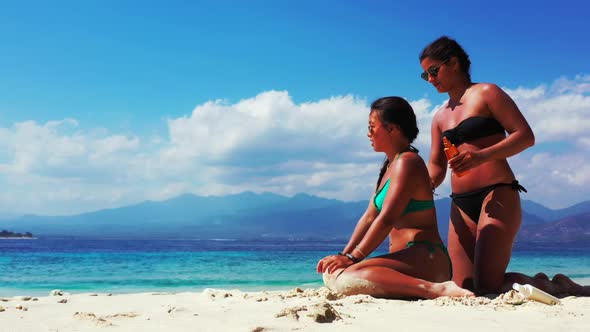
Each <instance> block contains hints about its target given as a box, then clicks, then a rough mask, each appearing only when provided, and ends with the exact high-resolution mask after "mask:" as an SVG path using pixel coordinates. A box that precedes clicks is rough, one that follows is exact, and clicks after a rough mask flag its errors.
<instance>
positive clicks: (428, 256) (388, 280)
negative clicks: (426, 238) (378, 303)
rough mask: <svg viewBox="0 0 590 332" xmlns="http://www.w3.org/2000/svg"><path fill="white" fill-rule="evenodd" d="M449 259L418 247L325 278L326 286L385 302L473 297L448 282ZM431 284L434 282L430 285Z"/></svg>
mask: <svg viewBox="0 0 590 332" xmlns="http://www.w3.org/2000/svg"><path fill="white" fill-rule="evenodd" d="M449 274H450V267H449V262H448V258H447V257H446V255H445V254H444V253H443V252H442V250H440V249H436V250H435V252H430V251H429V250H428V247H427V246H425V245H415V246H413V247H411V248H407V249H404V250H400V251H398V252H395V253H391V254H388V255H384V256H380V257H376V258H371V259H368V260H365V261H363V262H360V263H358V264H354V265H352V266H350V267H348V268H346V269H345V270H344V271H342V270H337V271H335V272H334V273H333V274H332V275H324V282H325V283H326V285H327V286H328V287H329V288H330V289H332V290H334V291H337V292H339V293H343V294H346V295H354V294H368V295H372V296H375V297H384V298H404V297H420V298H436V297H439V296H464V295H473V294H472V293H471V292H469V291H467V290H465V289H462V288H460V287H458V286H457V285H456V284H455V283H453V282H452V281H447V282H441V281H444V280H448V278H449ZM429 280H430V281H429Z"/></svg>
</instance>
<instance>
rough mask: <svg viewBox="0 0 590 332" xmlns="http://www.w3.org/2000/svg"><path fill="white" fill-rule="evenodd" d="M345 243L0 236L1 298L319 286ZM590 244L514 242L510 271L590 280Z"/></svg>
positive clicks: (586, 282)
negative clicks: (323, 262)
mask: <svg viewBox="0 0 590 332" xmlns="http://www.w3.org/2000/svg"><path fill="white" fill-rule="evenodd" d="M344 244H345V243H344V242H342V241H304V240H284V239H283V240H270V239H269V240H256V241H244V240H232V239H210V240H112V239H68V238H41V239H2V240H0V297H2V296H4V297H8V296H16V295H28V296H43V295H48V293H49V292H50V291H51V290H53V289H60V290H62V291H66V292H70V293H87V292H93V293H94V292H96V293H135V292H184V291H200V290H203V289H205V288H226V289H240V290H244V291H247V290H274V289H276V290H279V289H291V288H294V287H301V288H310V287H319V286H321V285H322V282H321V276H320V275H319V274H317V273H316V272H315V267H316V264H317V261H318V260H319V259H320V258H322V257H324V256H326V255H328V254H332V253H335V252H338V251H339V250H341V249H342V248H343V246H344ZM589 249H590V244H584V245H582V246H580V245H578V246H576V247H571V246H570V247H568V246H564V245H551V246H547V245H545V246H541V245H517V246H516V247H515V249H514V252H513V257H512V260H511V262H510V265H509V268H508V270H509V271H519V272H523V273H526V274H530V275H532V274H535V273H537V272H539V271H543V272H545V273H547V274H548V275H550V276H552V275H553V274H555V273H564V274H567V275H568V276H570V277H571V278H572V279H574V280H576V281H577V282H580V283H582V284H585V285H588V284H590V250H589ZM380 250H381V252H384V247H382V248H381V249H380ZM378 253H379V252H377V254H378Z"/></svg>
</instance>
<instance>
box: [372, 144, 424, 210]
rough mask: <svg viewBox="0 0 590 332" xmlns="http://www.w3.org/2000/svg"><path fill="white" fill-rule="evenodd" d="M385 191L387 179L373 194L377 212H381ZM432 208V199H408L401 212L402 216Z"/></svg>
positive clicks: (387, 187) (387, 186) (387, 185)
mask: <svg viewBox="0 0 590 332" xmlns="http://www.w3.org/2000/svg"><path fill="white" fill-rule="evenodd" d="M400 156H401V153H400V154H399V155H398V156H397V158H396V160H397V159H399V157H400ZM387 189H389V179H387V181H385V184H384V185H383V187H382V188H381V189H380V190H379V191H377V192H376V193H375V197H374V198H373V204H374V205H375V207H376V208H377V211H379V212H381V209H382V208H383V201H384V200H385V196H386V195H387ZM432 208H434V200H432V199H428V200H416V199H410V203H408V206H406V208H405V209H404V212H402V216H403V215H405V214H408V213H411V212H417V211H425V210H429V209H432Z"/></svg>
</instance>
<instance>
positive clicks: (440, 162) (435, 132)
mask: <svg viewBox="0 0 590 332" xmlns="http://www.w3.org/2000/svg"><path fill="white" fill-rule="evenodd" d="M438 114H439V113H438V112H437V113H436V114H435V115H434V117H433V118H432V125H431V127H430V137H431V142H430V159H429V160H428V174H429V175H430V182H431V183H432V189H435V188H436V187H438V186H440V184H441V183H442V182H443V181H444V180H445V176H446V175H447V157H446V156H445V153H444V150H443V144H442V130H441V129H440V126H439V120H438V116H437V115H438Z"/></svg>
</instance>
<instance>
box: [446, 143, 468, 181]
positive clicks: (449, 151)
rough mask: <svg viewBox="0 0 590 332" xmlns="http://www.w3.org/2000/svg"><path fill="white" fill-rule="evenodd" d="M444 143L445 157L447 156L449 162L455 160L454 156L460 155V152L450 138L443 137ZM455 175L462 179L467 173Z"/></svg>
mask: <svg viewBox="0 0 590 332" xmlns="http://www.w3.org/2000/svg"><path fill="white" fill-rule="evenodd" d="M442 141H443V145H444V147H445V148H444V151H445V155H447V160H451V159H453V157H454V156H456V155H458V154H459V150H458V149H457V147H456V146H455V144H452V143H451V142H450V141H449V139H448V138H446V137H445V136H443V138H442ZM455 174H457V176H458V177H462V176H463V174H465V173H459V172H455Z"/></svg>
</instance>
